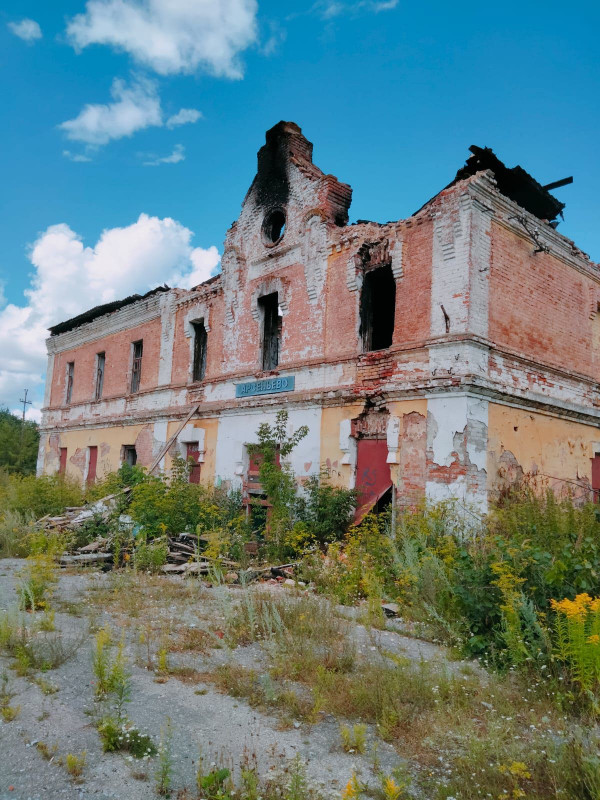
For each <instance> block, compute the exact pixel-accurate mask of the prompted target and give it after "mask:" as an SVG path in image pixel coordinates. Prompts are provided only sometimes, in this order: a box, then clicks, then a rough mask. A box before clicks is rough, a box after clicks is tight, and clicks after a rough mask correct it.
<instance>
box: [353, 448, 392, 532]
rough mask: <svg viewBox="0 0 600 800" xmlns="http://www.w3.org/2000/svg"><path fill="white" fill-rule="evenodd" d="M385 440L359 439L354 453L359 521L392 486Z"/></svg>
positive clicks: (357, 518) (357, 515)
mask: <svg viewBox="0 0 600 800" xmlns="http://www.w3.org/2000/svg"><path fill="white" fill-rule="evenodd" d="M387 455H388V448H387V441H386V439H359V440H358V442H357V453H356V488H357V490H358V493H359V494H358V508H357V510H356V516H355V519H356V520H361V519H362V518H363V517H364V516H365V514H367V513H368V512H369V511H370V509H371V508H373V506H374V505H375V503H376V502H377V501H378V500H379V498H380V497H382V495H384V494H385V492H386V491H387V490H388V489H389V488H390V486H391V485H392V477H391V474H390V465H389V464H388V463H387Z"/></svg>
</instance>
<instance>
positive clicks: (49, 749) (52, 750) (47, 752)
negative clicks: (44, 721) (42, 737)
mask: <svg viewBox="0 0 600 800" xmlns="http://www.w3.org/2000/svg"><path fill="white" fill-rule="evenodd" d="M36 747H37V750H38V753H40V755H41V756H42V757H43V758H45V759H46V761H51V760H52V759H53V758H54V756H55V755H56V754H57V752H58V745H56V744H53V745H52V746H49V745H47V744H46V742H37V744H36Z"/></svg>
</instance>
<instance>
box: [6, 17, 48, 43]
mask: <svg viewBox="0 0 600 800" xmlns="http://www.w3.org/2000/svg"><path fill="white" fill-rule="evenodd" d="M8 27H9V28H10V30H11V31H12V32H13V33H14V35H15V36H18V37H19V39H23V41H24V42H29V43H31V42H35V40H36V39H41V38H42V29H41V28H40V26H39V25H38V23H37V22H36V21H35V20H34V19H22V20H21V21H20V22H9V23H8Z"/></svg>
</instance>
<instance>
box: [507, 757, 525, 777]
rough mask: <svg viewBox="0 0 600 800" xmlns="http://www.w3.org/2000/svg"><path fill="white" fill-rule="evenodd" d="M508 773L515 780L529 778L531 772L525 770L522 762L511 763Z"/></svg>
mask: <svg viewBox="0 0 600 800" xmlns="http://www.w3.org/2000/svg"><path fill="white" fill-rule="evenodd" d="M508 771H509V772H510V774H511V775H514V776H515V778H531V772H529V770H528V769H527V765H526V764H524V763H523V762H522V761H513V762H512V764H511V765H510V767H509V768H508Z"/></svg>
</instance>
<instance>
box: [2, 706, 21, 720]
mask: <svg viewBox="0 0 600 800" xmlns="http://www.w3.org/2000/svg"><path fill="white" fill-rule="evenodd" d="M20 711H21V706H4V705H3V706H0V715H1V716H2V719H3V720H4V722H12V721H13V720H15V719H16V718H17V717H18V716H19V713H20Z"/></svg>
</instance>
